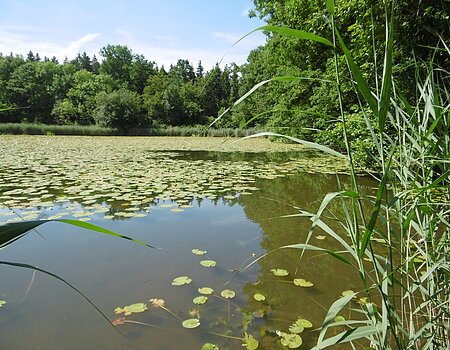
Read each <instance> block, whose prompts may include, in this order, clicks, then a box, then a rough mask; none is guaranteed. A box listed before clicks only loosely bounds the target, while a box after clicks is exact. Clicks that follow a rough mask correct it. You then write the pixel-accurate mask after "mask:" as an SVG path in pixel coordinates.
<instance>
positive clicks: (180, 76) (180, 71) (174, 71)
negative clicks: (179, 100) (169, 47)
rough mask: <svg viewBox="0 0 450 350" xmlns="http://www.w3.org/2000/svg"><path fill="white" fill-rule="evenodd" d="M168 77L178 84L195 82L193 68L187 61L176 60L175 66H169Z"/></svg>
mask: <svg viewBox="0 0 450 350" xmlns="http://www.w3.org/2000/svg"><path fill="white" fill-rule="evenodd" d="M169 76H170V77H171V79H172V80H173V81H174V82H175V83H177V84H179V83H187V82H188V81H194V80H195V72H194V67H192V65H191V64H190V63H189V61H188V60H181V59H180V60H178V61H177V64H176V65H175V66H172V65H171V66H170V69H169Z"/></svg>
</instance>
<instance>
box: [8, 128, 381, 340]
mask: <svg viewBox="0 0 450 350" xmlns="http://www.w3.org/2000/svg"><path fill="white" fill-rule="evenodd" d="M202 142H206V145H205V143H204V144H203V145H201V143H202ZM252 142H254V141H252ZM223 145H224V143H223V140H214V141H211V140H210V139H208V140H205V141H199V140H194V139H187V140H185V139H178V140H176V139H175V138H173V139H167V138H160V139H158V140H156V139H155V138H111V137H104V138H102V137H96V138H88V137H86V138H83V137H26V136H23V137H19V136H14V137H12V136H11V137H3V136H2V137H1V138H0V149H1V153H2V160H1V163H0V186H1V187H0V201H1V204H0V220H1V222H2V223H6V222H16V221H20V220H23V219H25V220H35V219H59V218H71V219H74V218H75V219H78V220H83V221H89V222H90V223H93V224H96V225H99V226H102V227H104V228H107V229H110V230H113V231H115V232H118V233H121V234H124V235H127V236H131V237H133V238H135V239H138V240H141V241H144V242H145V243H148V244H150V245H152V246H154V247H157V248H158V249H152V248H148V247H146V246H143V245H139V244H136V243H134V242H130V241H126V240H123V239H120V238H114V237H109V236H106V235H102V234H99V233H96V232H91V231H89V230H83V229H80V228H76V227H73V226H69V225H65V224H63V223H58V222H49V223H47V224H45V225H42V226H39V228H38V229H37V230H35V231H32V232H30V233H29V234H28V235H26V236H25V237H23V238H21V239H19V240H17V241H16V242H14V243H13V244H11V245H8V246H7V247H6V248H4V249H2V250H1V251H0V254H1V258H0V260H2V261H12V262H20V263H24V264H29V265H32V266H37V267H39V268H41V269H44V270H46V271H49V272H51V273H53V274H56V275H58V276H59V277H61V278H63V279H64V280H65V281H67V282H69V283H70V284H71V285H73V286H75V287H76V288H77V289H78V290H79V291H81V292H82V293H83V294H84V295H85V296H86V297H87V298H89V300H91V301H92V303H94V304H95V305H96V306H97V307H98V309H99V310H101V312H103V313H104V314H105V315H106V316H107V318H108V319H109V320H110V321H111V322H113V323H114V324H115V325H114V326H113V325H111V324H110V323H108V322H107V321H106V320H105V319H104V318H103V317H102V315H101V313H100V312H99V311H97V310H96V309H95V308H94V307H93V306H91V305H90V304H89V303H88V302H87V301H86V300H85V299H83V297H82V296H81V295H80V294H79V293H77V292H76V291H75V290H74V289H72V288H71V287H69V286H68V285H67V284H64V283H63V282H62V281H61V280H58V279H57V278H54V277H52V276H49V275H47V274H45V273H42V272H35V271H34V270H31V269H25V268H17V267H12V266H5V265H2V266H1V267H0V281H1V282H0V300H4V301H6V304H3V306H1V307H0V327H1V328H0V337H1V339H2V341H1V343H2V349H29V348H33V349H57V348H63V349H79V348H80V347H82V348H83V349H169V348H170V349H201V348H202V345H203V344H205V343H212V344H217V346H218V348H219V349H242V343H243V340H241V339H242V338H244V335H245V337H246V339H247V342H248V343H249V344H248V346H247V348H252V346H253V345H254V343H253V338H254V339H256V340H257V341H258V342H259V347H258V349H278V348H279V349H284V348H286V346H283V345H282V344H281V341H282V340H283V341H284V342H285V344H287V345H292V347H293V346H294V345H295V344H294V343H295V342H297V343H298V337H293V336H291V338H290V339H287V338H288V336H287V335H285V337H286V339H284V338H283V337H281V338H280V335H283V333H286V334H295V333H299V332H300V334H299V336H300V337H301V339H302V342H303V345H301V348H309V347H311V346H312V345H313V344H314V341H315V340H316V338H317V335H318V332H317V331H315V329H316V328H317V327H319V326H320V325H321V324H322V321H323V318H324V316H325V314H326V310H327V309H328V307H329V306H330V305H331V304H332V302H334V301H335V300H336V299H337V298H339V296H340V295H341V293H342V292H344V291H346V290H349V289H357V288H359V283H358V279H357V276H355V274H354V272H353V271H352V270H351V269H350V268H348V267H347V266H346V265H345V264H342V263H340V262H338V261H337V260H336V259H334V258H332V257H330V256H327V255H324V254H317V253H314V254H313V253H311V252H305V254H304V255H303V256H301V251H299V250H277V251H273V252H272V250H274V249H276V248H278V247H280V246H283V245H286V244H293V243H305V241H306V239H307V236H308V232H309V228H310V221H309V220H308V219H307V218H302V217H287V218H286V217H285V218H282V216H286V215H291V214H296V213H298V208H304V209H307V210H309V211H315V210H317V208H318V207H319V205H320V202H321V200H322V198H323V197H324V195H325V194H327V193H329V192H333V191H336V190H338V188H339V186H345V184H346V183H348V179H347V177H346V176H345V175H339V176H337V175H336V174H326V173H336V171H339V170H342V169H343V168H344V166H345V165H342V164H341V163H339V162H338V161H337V160H335V159H332V158H327V157H324V156H321V155H319V154H315V153H311V152H309V151H306V150H304V149H303V148H299V147H297V148H296V147H294V146H292V145H280V146H279V148H277V146H273V145H272V144H271V143H269V142H268V141H267V140H261V141H256V143H249V144H245V145H244V144H240V145H237V146H236V144H234V143H233V144H231V146H230V148H231V149H226V147H225V149H223V147H224V146H223ZM227 147H228V146H227ZM230 150H231V151H233V152H226V151H230ZM255 150H256V151H258V152H255ZM261 150H266V151H268V152H264V153H262V152H260V151H261ZM218 151H220V152H218ZM238 151H239V152H238ZM250 151H253V152H250ZM319 170H320V171H321V172H318V171H319ZM362 184H363V186H365V187H367V191H370V189H371V186H373V183H372V182H371V181H370V180H367V181H366V180H364V179H363V180H362ZM333 206H334V207H335V209H336V212H338V211H339V210H338V209H339V208H338V207H339V205H338V203H337V204H333ZM310 243H312V244H315V245H317V246H320V247H323V248H326V249H331V250H338V249H339V247H338V246H337V245H336V243H335V242H334V241H333V240H332V238H331V237H327V236H326V235H325V234H324V233H323V232H320V231H314V232H313V234H312V236H311V241H310ZM267 252H270V253H269V254H268V255H267V256H265V257H264V258H262V259H260V260H257V261H256V262H255V259H256V258H257V257H259V256H261V255H263V254H265V253H267ZM178 277H181V278H178ZM294 280H295V283H294ZM198 297H200V298H198ZM160 299H162V300H163V301H160ZM194 299H195V301H194ZM142 303H143V304H145V305H142ZM163 303H164V304H163ZM342 316H344V317H347V316H348V315H342ZM299 319H300V321H298V320H299ZM186 320H194V321H190V322H184V323H183V321H186ZM296 321H297V323H295V322H296ZM185 327H188V328H185ZM191 327H193V328H191ZM240 338H241V339H240ZM289 341H291V343H289ZM297 345H298V344H297ZM211 348H212V347H211Z"/></svg>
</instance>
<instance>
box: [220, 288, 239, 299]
mask: <svg viewBox="0 0 450 350" xmlns="http://www.w3.org/2000/svg"><path fill="white" fill-rule="evenodd" d="M220 295H221V296H222V297H224V298H225V299H232V298H234V297H235V296H236V293H235V292H234V291H232V290H231V289H224V290H223V291H221V292H220Z"/></svg>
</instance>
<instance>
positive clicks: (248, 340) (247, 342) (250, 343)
mask: <svg viewBox="0 0 450 350" xmlns="http://www.w3.org/2000/svg"><path fill="white" fill-rule="evenodd" d="M243 342H244V343H243V344H242V346H243V347H244V348H247V350H256V349H258V346H259V342H258V341H257V340H256V339H255V338H253V336H252V335H250V334H247V333H244V339H243Z"/></svg>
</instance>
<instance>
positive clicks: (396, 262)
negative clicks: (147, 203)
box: [221, 0, 450, 349]
mask: <svg viewBox="0 0 450 350" xmlns="http://www.w3.org/2000/svg"><path fill="white" fill-rule="evenodd" d="M391 4H392V6H391V8H390V9H389V10H387V11H386V17H387V21H386V42H385V55H384V61H383V67H382V69H380V68H379V67H375V77H376V79H377V84H376V85H375V87H370V86H369V84H368V83H367V82H366V80H365V77H364V75H363V74H362V72H361V70H360V68H359V67H358V65H357V64H356V63H355V60H354V58H353V57H352V55H351V53H350V51H349V49H348V48H347V46H346V44H345V42H344V40H343V39H342V37H341V36H340V33H339V30H338V28H336V26H335V21H334V9H335V4H334V1H333V0H327V1H326V6H327V10H328V23H329V25H330V29H331V32H332V37H331V38H330V39H326V38H323V37H319V36H317V35H315V34H312V33H306V32H303V31H300V30H294V29H290V28H282V27H275V26H264V27H261V28H258V29H257V30H265V31H269V32H273V33H280V34H283V35H286V36H290V37H294V38H297V39H300V40H310V41H315V42H319V43H322V44H324V45H326V46H328V47H330V49H332V50H334V62H335V63H334V65H335V79H336V81H335V84H334V87H335V89H336V91H337V95H338V102H339V109H340V111H341V114H340V122H341V123H342V125H343V135H342V137H343V139H344V144H345V146H346V155H343V156H344V157H346V158H347V159H348V161H349V171H350V174H351V183H350V187H349V188H347V189H342V190H341V191H339V192H335V193H329V194H328V195H326V196H325V198H324V199H323V201H322V204H321V205H320V208H319V210H318V211H317V212H316V213H310V212H308V211H306V210H303V209H299V210H298V214H297V216H299V217H307V218H309V219H310V220H311V229H310V232H309V234H308V239H307V241H306V242H304V243H299V244H294V245H289V246H283V247H281V249H298V250H300V251H301V254H303V252H304V251H306V250H319V249H320V248H319V247H316V246H314V245H311V244H309V239H310V238H311V236H312V233H313V231H317V230H321V231H322V232H321V234H322V235H323V234H324V235H326V236H327V237H328V236H329V237H330V238H333V239H335V240H336V241H337V242H339V243H340V244H341V245H342V250H341V251H340V252H327V253H329V254H331V255H332V256H334V257H335V258H338V259H339V260H340V261H341V262H345V263H347V264H349V265H351V266H353V267H354V269H355V272H356V274H357V275H358V276H359V277H360V279H361V283H362V286H363V288H362V289H361V290H358V292H357V293H355V292H353V291H346V292H344V293H343V295H342V297H341V298H340V299H338V300H337V301H336V302H334V303H333V304H332V305H331V306H330V307H329V309H328V312H327V314H326V316H325V319H324V321H323V324H322V326H321V328H320V332H319V335H318V339H317V344H316V346H315V347H314V349H323V348H326V347H331V346H334V345H337V344H342V343H348V342H351V343H354V342H356V341H360V342H361V341H362V344H365V346H368V347H369V348H370V349H394V348H396V349H416V348H422V349H435V348H439V349H445V348H449V347H450V341H449V339H450V335H449V329H450V313H449V312H448V307H449V300H450V299H449V298H450V289H449V281H450V262H449V256H450V251H449V247H450V244H449V242H450V223H449V221H448V217H449V214H450V209H449V203H450V191H449V188H450V183H449V176H450V169H449V164H450V161H449V159H450V148H449V141H450V140H449V138H450V133H449V126H450V125H449V124H450V119H449V115H450V93H449V91H448V89H447V88H446V84H447V86H448V77H449V72H448V71H447V70H445V67H435V66H434V65H433V62H432V61H430V62H416V64H417V78H416V87H417V96H416V100H415V101H414V102H410V101H408V100H407V98H406V97H405V96H404V95H403V94H402V91H401V88H400V87H399V85H398V84H397V83H396V80H395V74H394V58H393V57H394V49H395V48H394V36H395V29H394V18H395V9H396V7H395V1H392V2H391ZM438 45H439V47H438V48H436V52H438V51H439V54H445V55H447V57H448V55H449V54H450V50H449V48H448V47H447V45H446V43H445V42H444V41H443V40H442V39H441V41H440V43H439V44H438ZM338 52H339V53H342V54H343V55H344V59H345V63H346V65H347V67H348V68H349V72H350V74H351V79H352V80H351V83H352V84H353V86H354V88H355V91H356V92H357V93H358V96H359V98H360V107H361V112H362V114H363V115H364V119H365V122H366V127H367V129H368V130H369V132H370V135H371V137H372V140H371V141H372V142H373V144H374V145H375V149H374V152H373V154H371V157H372V158H373V160H374V163H375V164H377V172H376V173H372V176H374V178H375V179H376V180H377V181H378V188H377V191H376V194H375V196H374V197H369V196H366V195H364V194H363V193H362V191H361V189H360V184H359V183H360V180H359V178H358V176H357V167H356V164H355V162H354V155H353V151H352V149H351V147H350V143H349V141H348V140H349V135H348V131H347V115H346V114H345V113H344V109H343V104H344V96H343V94H342V91H341V81H340V76H341V75H340V74H339V71H340V70H342V69H343V67H342V65H341V62H340V61H339V59H338ZM374 52H375V49H374ZM375 62H376V60H375ZM423 66H425V67H428V70H427V71H426V73H424V70H423V69H422V67H423ZM419 68H420V69H419ZM379 71H382V75H381V76H379V75H378V74H377V72H379ZM273 80H274V79H271V81H273ZM268 82H269V81H264V82H262V83H260V84H258V85H256V86H255V88H254V90H256V89H258V88H259V87H260V86H262V85H263V84H265V83H268ZM250 93H251V92H250ZM239 102H241V101H239ZM371 116H374V117H375V120H376V121H375V123H373V122H372V119H373V118H372V117H371ZM221 117H222V116H221ZM267 134H268V133H263V134H262V135H264V136H266V135H267ZM252 137H258V134H256V135H253V136H252ZM288 138H289V139H290V140H292V141H295V142H301V143H304V141H302V140H298V139H295V138H292V137H288ZM310 146H312V147H314V148H317V149H321V150H322V151H325V152H329V153H330V150H329V149H327V148H325V147H324V146H321V145H318V144H310ZM331 151H332V150H331ZM332 152H334V151H332ZM334 201H339V202H340V206H341V212H340V213H334V214H335V215H334V217H335V218H339V215H342V216H343V219H339V224H340V225H339V227H338V228H332V227H331V226H329V225H328V223H327V219H326V218H325V213H327V212H329V213H332V210H331V209H330V203H332V202H334ZM368 204H369V205H370V209H369V210H367V209H366V208H367V205H368ZM289 216H291V217H292V216H295V214H294V215H289ZM373 238H375V239H381V240H382V241H383V243H384V244H385V247H386V248H387V251H385V252H384V253H383V254H381V253H380V249H378V248H377V246H376V244H377V242H376V241H374V240H373ZM270 253H271V252H269V254H270ZM272 272H273V273H274V274H277V272H278V270H277V269H274V270H273V271H272ZM300 283H302V284H304V282H303V281H301V282H300V280H297V284H300ZM357 296H358V297H359V299H358V298H357ZM354 300H357V301H358V303H357V304H355V303H354V302H353V301H354ZM357 305H358V306H359V308H357ZM346 308H349V309H353V310H354V311H355V312H354V313H353V314H355V315H358V317H357V318H356V317H355V318H352V319H344V318H342V316H340V315H338V313H339V312H341V311H342V310H344V309H346ZM335 327H344V330H343V331H341V332H340V333H338V334H335V333H333V334H334V335H332V334H331V335H330V333H332V330H334V328H335ZM294 328H295V329H296V327H293V329H294ZM280 336H281V337H282V339H283V340H282V342H283V345H286V346H289V344H290V343H289V340H291V339H292V340H293V339H294V336H286V335H285V333H280Z"/></svg>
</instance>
